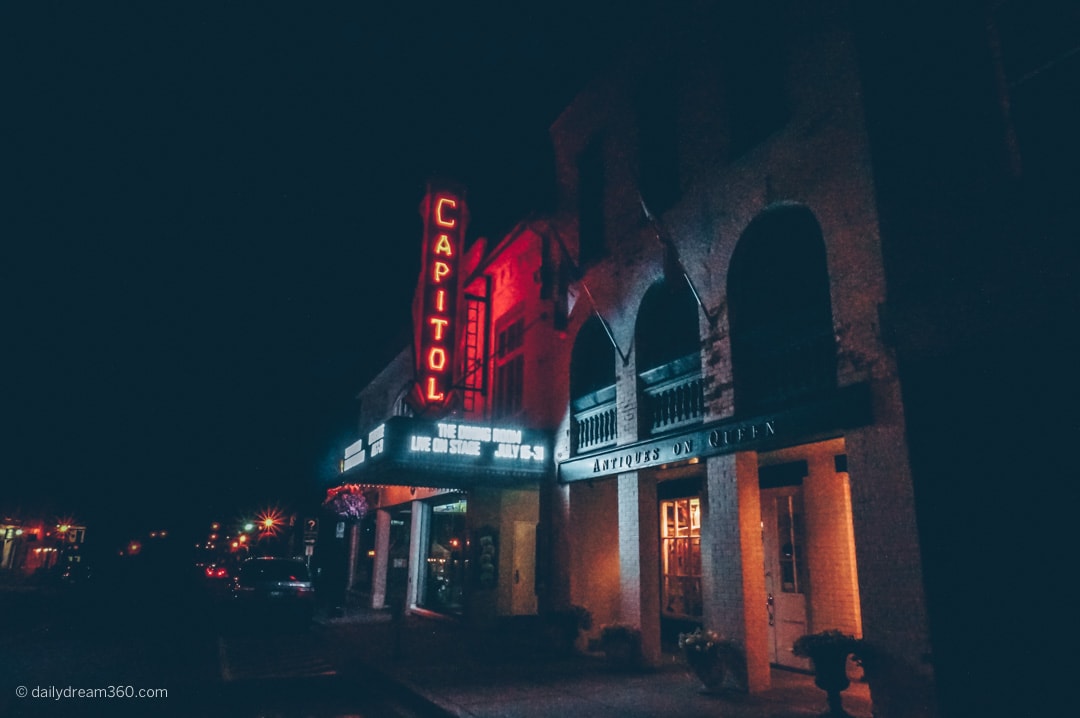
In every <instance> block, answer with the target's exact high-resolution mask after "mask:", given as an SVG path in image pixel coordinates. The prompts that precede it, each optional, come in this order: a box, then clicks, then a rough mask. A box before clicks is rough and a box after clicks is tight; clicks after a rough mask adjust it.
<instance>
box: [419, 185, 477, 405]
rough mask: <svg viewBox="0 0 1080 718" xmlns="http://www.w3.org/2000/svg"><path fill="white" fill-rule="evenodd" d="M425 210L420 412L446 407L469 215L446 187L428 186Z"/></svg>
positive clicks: (420, 346) (420, 328)
mask: <svg viewBox="0 0 1080 718" xmlns="http://www.w3.org/2000/svg"><path fill="white" fill-rule="evenodd" d="M421 213H422V214H423V216H424V256H423V266H424V269H423V271H422V272H421V274H420V287H419V288H418V296H417V299H418V305H417V307H416V309H417V310H418V313H417V315H416V316H415V317H414V320H415V322H416V328H417V330H416V331H417V336H416V343H417V345H416V349H417V352H416V356H417V358H418V360H419V366H418V367H417V379H418V382H417V384H418V388H419V391H418V392H417V395H416V396H415V399H416V401H417V403H418V404H419V406H418V407H416V408H418V409H419V410H420V411H421V412H423V413H429V414H430V413H433V412H439V411H445V410H446V409H447V408H448V407H449V404H450V391H451V387H452V386H453V375H454V369H455V362H454V358H455V357H454V345H455V341H456V338H457V326H456V323H457V315H456V313H455V311H456V307H457V295H458V280H459V277H458V256H459V255H460V251H459V249H460V244H461V241H462V239H463V238H464V232H465V224H466V222H467V221H468V215H467V213H466V209H465V205H464V201H463V200H462V199H461V198H459V197H458V196H457V195H455V194H454V193H453V192H451V191H449V190H446V189H436V188H434V187H432V186H429V188H428V194H427V196H426V197H425V199H424V203H423V205H422V206H421Z"/></svg>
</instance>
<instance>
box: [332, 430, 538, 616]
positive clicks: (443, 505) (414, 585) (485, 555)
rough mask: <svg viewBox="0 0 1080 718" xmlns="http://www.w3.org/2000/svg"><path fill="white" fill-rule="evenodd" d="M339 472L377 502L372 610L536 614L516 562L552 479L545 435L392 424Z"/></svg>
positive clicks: (356, 448)
mask: <svg viewBox="0 0 1080 718" xmlns="http://www.w3.org/2000/svg"><path fill="white" fill-rule="evenodd" d="M342 468H343V471H342V475H341V476H342V481H343V482H344V483H356V484H359V485H363V486H366V487H369V488H370V489H371V490H372V492H373V493H375V494H376V495H377V496H378V501H377V506H376V507H374V508H375V510H376V511H377V514H378V518H377V521H376V532H377V535H376V538H375V548H374V549H373V552H374V554H375V555H374V561H373V565H374V567H373V591H372V597H371V600H372V602H373V604H375V605H376V606H383V605H394V604H395V602H400V604H401V605H402V606H403V607H404V608H406V609H407V610H411V611H431V612H434V613H440V614H445V615H452V616H461V615H463V614H465V612H466V610H467V609H468V610H471V611H474V612H477V611H478V612H480V614H481V615H484V614H485V613H486V614H489V615H497V614H499V613H511V612H521V611H522V610H523V607H525V608H529V607H531V609H530V610H526V611H525V612H535V595H526V596H524V597H523V596H522V595H521V594H522V592H523V591H526V589H527V593H529V594H532V593H533V590H534V588H533V587H534V584H535V580H534V578H533V577H532V576H530V577H529V578H528V580H527V581H524V582H522V580H521V578H520V573H521V566H520V565H519V560H520V559H521V557H522V556H528V555H533V554H535V527H536V524H537V523H538V504H537V501H538V499H537V491H538V489H537V485H538V483H539V481H540V479H541V478H542V477H544V476H545V475H550V474H551V473H552V472H553V470H554V468H553V463H552V461H551V453H550V438H549V437H548V436H546V435H545V434H544V433H543V432H539V431H532V430H524V429H510V428H502V427H498V426H491V425H486V424H477V423H472V422H461V421H431V420H427V419H421V418H416V417H405V416H398V417H392V418H390V419H388V420H386V421H385V422H383V423H381V424H379V425H378V426H376V427H375V428H373V429H372V430H371V431H369V432H367V434H366V436H365V437H364V438H362V439H360V440H359V441H357V442H354V443H353V444H351V445H350V446H349V447H348V449H347V450H346V453H345V456H344V457H343V459H342ZM521 524H525V525H526V526H528V527H529V528H531V529H532V531H533V534H532V536H531V537H529V536H528V535H526V536H524V537H523V536H522V535H521V533H520V525H521ZM500 564H502V565H501V566H500ZM515 572H517V575H518V580H516V581H510V580H508V577H509V576H512V575H514V573H515Z"/></svg>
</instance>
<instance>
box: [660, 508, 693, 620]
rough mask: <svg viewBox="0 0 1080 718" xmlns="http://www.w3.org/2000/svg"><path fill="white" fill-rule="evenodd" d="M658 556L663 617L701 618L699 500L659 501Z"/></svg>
mask: <svg viewBox="0 0 1080 718" xmlns="http://www.w3.org/2000/svg"><path fill="white" fill-rule="evenodd" d="M660 556H661V562H662V565H661V574H662V575H661V580H662V582H663V595H662V596H661V601H662V603H661V607H662V610H663V613H664V615H665V616H671V617H674V618H701V615H702V607H701V500H700V499H698V498H686V499H675V500H672V501H662V502H660Z"/></svg>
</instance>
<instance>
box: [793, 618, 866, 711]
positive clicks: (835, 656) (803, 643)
mask: <svg viewBox="0 0 1080 718" xmlns="http://www.w3.org/2000/svg"><path fill="white" fill-rule="evenodd" d="M861 649H862V640H860V639H858V638H855V637H854V636H849V635H848V634H846V633H841V632H840V631H837V630H830V631H822V632H821V633H812V634H809V635H806V636H803V637H802V638H800V639H798V640H797V641H795V645H794V646H792V650H793V651H794V652H795V655H796V656H802V657H803V658H809V659H810V662H811V663H813V665H814V685H816V686H817V687H818V688H820V689H821V690H823V691H825V693H826V695H827V696H828V701H829V712H828V713H826V715H832V716H846V715H848V714H847V713H846V712H845V711H844V709H843V706H842V705H841V699H840V693H841V692H842V691H843V690H844V689H845V688H847V687H848V686H849V685H850V681H849V680H848V677H847V659H848V656H851V655H855V656H859V655H860V653H861Z"/></svg>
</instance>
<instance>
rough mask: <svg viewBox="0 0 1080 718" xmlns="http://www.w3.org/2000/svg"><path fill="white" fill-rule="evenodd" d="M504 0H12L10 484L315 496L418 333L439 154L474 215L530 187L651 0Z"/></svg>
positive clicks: (178, 506) (203, 506) (6, 218)
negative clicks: (412, 323)
mask: <svg viewBox="0 0 1080 718" xmlns="http://www.w3.org/2000/svg"><path fill="white" fill-rule="evenodd" d="M16 5H18V7H13V6H16ZM166 5H170V6H172V7H166ZM387 5H399V4H398V3H387ZM510 5H511V4H494V3H493V4H491V5H490V7H489V8H488V9H487V11H484V12H481V11H471V12H468V13H465V14H463V13H462V12H461V11H460V9H454V7H455V6H454V5H447V4H445V3H444V4H442V5H435V4H431V5H424V6H415V5H413V6H411V9H401V10H388V9H382V10H373V9H371V8H372V7H373V6H369V5H368V4H366V3H342V4H340V5H333V6H332V8H331V9H327V8H326V7H320V4H309V3H254V2H252V3H223V2H222V3H217V2H215V3H205V4H200V3H187V2H183V3H180V2H178V3H169V4H166V3H135V2H132V3H128V4H127V6H126V7H123V8H121V7H119V6H117V5H115V4H101V3H74V2H73V3H66V4H51V3H48V4H47V3H5V4H4V5H3V8H2V9H0V34H2V36H0V48H2V49H0V53H2V57H0V65H2V68H3V69H2V70H0V72H2V73H3V74H2V93H3V95H2V98H0V106H2V107H3V110H2V111H0V137H2V140H0V142H2V145H0V146H2V156H0V166H2V177H3V180H4V181H3V188H4V189H3V190H2V199H0V202H2V223H3V224H2V227H0V230H2V244H0V247H2V253H3V256H2V260H0V273H2V289H0V291H2V303H3V309H2V312H3V349H2V350H0V355H2V356H3V361H2V363H0V366H2V367H3V396H2V410H0V412H2V417H3V426H2V427H0V428H2V434H0V442H2V444H0V446H2V449H0V451H2V453H0V472H2V474H0V509H6V510H7V511H8V512H11V511H12V510H14V509H18V508H20V507H22V508H24V509H25V508H36V507H38V506H42V505H43V507H44V508H45V509H46V510H48V511H53V512H56V513H69V514H74V515H76V516H77V517H79V518H83V519H84V520H85V521H88V522H90V523H91V524H92V525H93V524H96V525H93V529H96V530H99V531H103V532H104V530H105V529H106V528H108V529H110V530H112V531H115V532H117V533H121V532H123V531H127V530H128V526H129V525H131V526H137V525H142V524H147V525H149V524H154V523H156V522H158V520H159V518H160V519H161V520H162V521H165V522H171V521H174V520H175V519H177V518H178V517H180V518H184V517H187V518H191V519H192V521H194V522H196V523H200V524H201V522H202V521H203V520H204V518H205V517H206V516H208V515H211V514H220V513H222V512H229V511H242V510H247V509H248V508H249V507H252V506H262V505H267V504H272V503H277V502H281V503H283V504H294V503H296V502H297V501H298V500H299V499H301V498H303V497H307V498H309V499H310V498H311V497H312V496H317V495H318V491H317V490H316V489H315V488H314V487H316V486H317V484H318V482H319V481H323V480H325V479H326V478H327V477H326V474H325V472H326V470H327V468H328V467H330V466H332V465H333V461H335V460H336V457H337V455H338V451H339V449H340V448H341V446H342V445H343V444H344V443H347V442H348V441H351V440H353V439H355V436H356V428H355V420H354V409H355V407H354V403H353V397H354V396H355V394H356V392H357V391H358V390H359V389H360V388H361V387H362V386H363V384H364V382H365V381H366V380H367V379H368V378H370V376H371V375H372V373H373V372H374V371H375V370H377V369H378V368H379V367H380V366H381V365H382V364H383V363H385V361H386V360H387V359H388V358H389V357H390V356H392V355H393V354H394V353H395V352H396V351H397V350H398V349H399V348H400V347H402V346H404V342H405V341H406V337H407V336H408V321H409V314H408V310H409V303H410V297H411V292H412V288H413V285H414V283H415V280H416V273H417V271H418V268H419V239H420V236H419V229H420V228H419V215H418V213H417V205H418V201H419V199H420V194H421V191H422V188H423V185H424V181H425V178H426V177H427V176H428V175H429V174H430V173H432V172H443V173H450V174H454V175H457V176H458V177H460V178H461V179H463V180H465V181H466V182H467V183H468V184H469V186H470V193H471V200H472V205H473V216H474V228H475V229H476V230H477V231H478V232H484V233H492V234H494V233H496V232H497V231H498V230H499V229H500V228H502V227H503V225H504V224H505V223H506V222H507V221H508V220H510V219H512V218H513V217H514V216H520V214H522V213H524V212H525V211H528V209H529V208H530V206H531V201H532V197H533V196H535V191H536V188H537V187H538V186H541V185H542V184H543V178H544V177H545V173H548V172H550V159H549V156H548V155H546V154H545V152H544V143H545V141H546V134H545V133H546V127H547V125H548V124H549V123H550V120H551V119H552V117H553V116H554V114H555V113H556V111H557V109H558V107H559V106H560V105H561V103H562V102H563V101H564V100H565V99H566V93H567V92H568V91H569V90H571V89H573V87H574V86H575V83H576V82H577V78H579V77H580V76H581V75H583V74H585V73H587V70H588V68H589V67H590V66H592V65H593V64H594V63H595V61H596V59H597V58H598V57H602V56H603V54H604V47H605V46H606V41H605V40H604V38H605V37H611V36H614V34H617V32H616V31H615V30H613V29H612V27H613V26H616V27H617V26H619V25H620V24H621V23H627V22H632V21H633V20H632V18H630V17H629V16H627V15H626V14H625V12H624V13H623V14H621V15H620V16H617V17H607V16H605V14H604V13H603V12H601V11H599V10H597V9H591V10H588V11H582V10H575V9H572V7H571V6H572V5H573V4H572V3H549V4H546V5H544V6H542V7H541V6H532V5H530V6H528V7H535V10H530V11H529V12H528V13H526V12H524V11H522V10H509V9H507V8H508V7H509V6H510ZM438 7H441V8H442V11H443V12H444V13H448V14H438V12H436V11H434V10H433V8H438ZM226 518H227V517H226Z"/></svg>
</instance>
